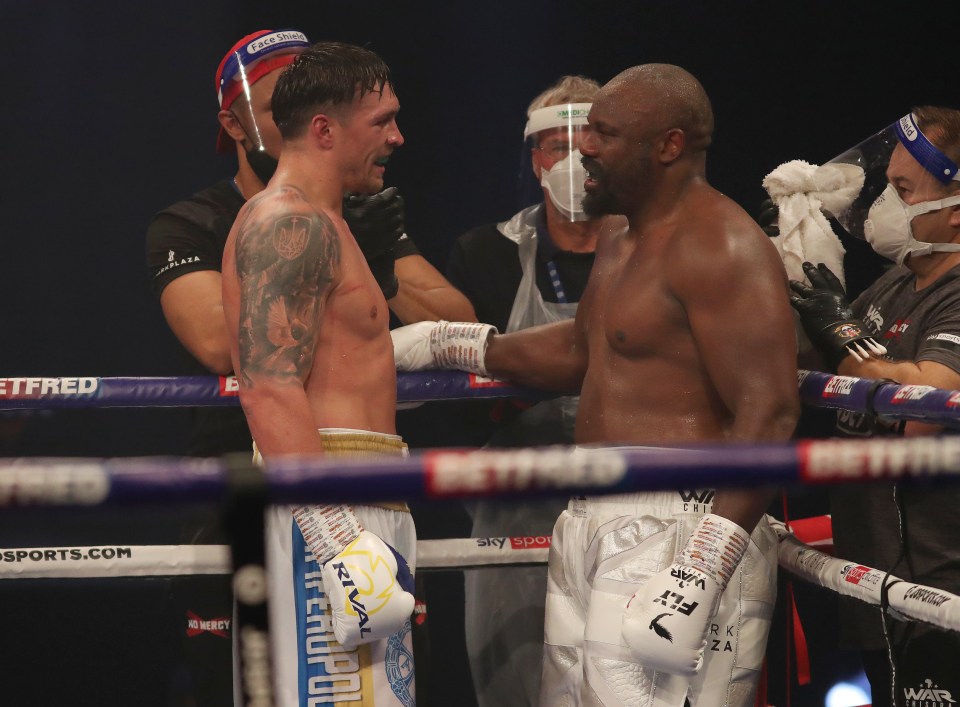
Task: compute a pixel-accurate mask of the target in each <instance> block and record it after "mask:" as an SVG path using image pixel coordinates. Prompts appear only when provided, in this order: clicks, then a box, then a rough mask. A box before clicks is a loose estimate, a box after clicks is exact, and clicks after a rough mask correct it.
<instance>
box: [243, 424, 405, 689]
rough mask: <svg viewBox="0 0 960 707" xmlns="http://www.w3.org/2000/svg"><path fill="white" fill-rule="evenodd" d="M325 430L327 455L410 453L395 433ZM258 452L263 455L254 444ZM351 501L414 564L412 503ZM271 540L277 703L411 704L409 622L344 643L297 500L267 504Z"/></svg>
mask: <svg viewBox="0 0 960 707" xmlns="http://www.w3.org/2000/svg"><path fill="white" fill-rule="evenodd" d="M319 432H320V436H321V439H322V440H323V448H324V452H325V453H326V454H328V455H329V456H335V457H360V456H371V455H396V456H405V455H406V454H407V445H406V444H404V442H403V440H402V439H401V438H400V437H398V436H396V435H384V434H378V433H373V432H365V431H360V430H345V429H321V430H319ZM254 460H255V461H257V462H259V454H258V453H257V452H256V449H254ZM351 507H352V509H353V511H354V514H355V515H356V516H357V518H358V519H359V520H360V523H361V524H362V525H363V527H364V528H365V529H366V530H369V531H370V532H372V533H374V534H375V535H377V536H378V537H380V538H381V539H382V540H383V541H384V542H386V543H388V544H389V545H391V546H392V547H393V548H394V549H396V550H397V552H399V553H400V554H401V555H403V557H405V558H406V560H407V563H408V564H409V566H410V571H411V572H414V571H415V570H416V551H417V538H416V532H415V529H414V525H413V519H412V517H411V516H410V512H409V509H407V507H406V504H403V503H392V502H384V503H377V504H371V505H364V504H356V505H352V506H351ZM266 545H267V548H266V550H267V575H268V583H269V585H268V587H269V597H270V599H269V607H270V635H271V641H272V649H273V670H274V687H275V699H276V707H318V706H319V705H353V704H356V705H362V707H413V705H415V704H416V702H415V692H414V671H413V645H412V637H411V634H410V622H409V621H407V623H406V625H405V626H404V628H403V629H401V630H400V631H398V632H397V633H395V634H393V635H392V636H389V637H387V638H385V639H382V640H380V641H376V642H373V643H367V644H363V645H360V646H357V647H356V648H350V649H347V648H344V647H343V646H341V645H340V644H339V643H337V641H336V639H335V638H334V636H333V629H332V626H331V618H330V616H331V613H330V604H329V602H328V601H327V598H326V594H325V593H324V590H323V584H322V581H321V573H320V565H319V564H318V563H317V561H316V559H314V557H313V554H312V553H311V552H310V551H309V550H308V549H307V546H306V544H305V543H304V540H303V534H302V533H301V532H300V528H299V527H298V526H297V523H296V521H295V520H294V518H293V507H291V506H272V507H270V508H268V509H267V514H266ZM235 694H239V692H237V691H236V690H235Z"/></svg>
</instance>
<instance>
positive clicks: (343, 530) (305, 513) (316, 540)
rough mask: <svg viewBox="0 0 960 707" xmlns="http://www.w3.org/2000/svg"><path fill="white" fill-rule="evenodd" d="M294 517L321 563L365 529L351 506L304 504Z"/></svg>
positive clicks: (308, 544)
mask: <svg viewBox="0 0 960 707" xmlns="http://www.w3.org/2000/svg"><path fill="white" fill-rule="evenodd" d="M293 519H294V520H295V521H296V522H297V527H299V528H300V532H301V533H302V534H303V540H304V542H306V544H307V547H309V548H310V552H312V553H313V556H314V557H315V558H316V559H317V562H319V563H320V565H321V566H323V565H324V564H326V563H327V562H328V561H330V559H332V558H333V557H334V556H335V555H337V554H339V553H340V551H341V550H343V548H345V547H346V546H347V545H349V544H350V543H351V542H353V541H354V540H355V539H356V537H357V536H358V535H360V532H361V531H362V530H363V526H362V525H360V520H359V519H358V518H357V517H356V516H355V515H354V513H353V510H352V509H351V508H350V506H342V505H331V504H326V505H322V506H301V507H300V508H297V509H295V510H294V511H293Z"/></svg>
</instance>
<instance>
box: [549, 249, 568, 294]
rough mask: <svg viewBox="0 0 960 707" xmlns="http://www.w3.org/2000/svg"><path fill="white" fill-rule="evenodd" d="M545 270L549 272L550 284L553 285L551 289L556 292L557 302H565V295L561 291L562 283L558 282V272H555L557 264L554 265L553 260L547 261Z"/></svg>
mask: <svg viewBox="0 0 960 707" xmlns="http://www.w3.org/2000/svg"><path fill="white" fill-rule="evenodd" d="M547 272H549V273H550V284H552V285H553V291H554V292H556V293H557V302H558V303H560V304H566V303H567V295H566V293H565V292H564V291H563V283H562V282H560V273H559V272H557V266H556V265H554V263H553V260H548V261H547Z"/></svg>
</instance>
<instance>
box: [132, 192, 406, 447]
mask: <svg viewBox="0 0 960 707" xmlns="http://www.w3.org/2000/svg"><path fill="white" fill-rule="evenodd" d="M243 204H244V199H243V196H241V194H240V192H239V191H238V190H237V189H236V187H235V186H234V183H233V180H230V179H225V180H223V181H221V182H218V183H216V184H214V185H213V186H210V187H207V188H206V189H203V190H202V191H199V192H197V193H196V194H194V195H193V196H191V197H190V198H188V199H184V200H183V201H178V202H177V203H175V204H173V205H171V206H169V207H167V208H165V209H163V210H162V211H160V212H158V213H157V214H156V215H155V216H154V217H153V219H152V220H151V222H150V225H149V226H148V227H147V268H148V272H149V277H150V280H151V283H152V286H153V289H154V292H156V294H157V297H159V296H160V293H162V292H163V289H164V288H165V287H166V286H167V285H169V284H170V283H171V282H173V281H174V280H176V279H177V278H178V277H181V276H183V275H186V274H187V273H191V272H197V271H201V270H215V271H217V272H220V268H221V263H222V261H223V248H224V245H225V244H226V242H227V236H228V235H229V234H230V228H231V227H232V226H233V222H234V220H236V218H237V213H239V211H240V208H241V207H242V206H243ZM394 253H395V255H396V257H397V258H402V257H406V256H408V255H416V254H418V253H419V251H418V250H417V247H416V246H415V245H414V243H413V241H412V240H410V239H409V238H404V239H402V240H401V241H400V242H398V243H397V245H396V246H394ZM181 350H182V357H183V362H184V363H183V370H182V375H210V372H209V371H208V370H207V369H206V368H205V367H204V366H203V364H201V363H200V362H199V361H197V360H196V359H195V358H193V357H192V356H191V355H190V354H189V353H188V352H187V350H186V349H184V348H183V347H181ZM192 414H193V418H194V421H193V430H192V433H191V439H190V442H189V445H188V449H187V453H188V454H191V455H196V456H217V455H220V454H224V453H226V452H233V451H250V449H251V438H250V431H249V429H248V428H247V421H246V418H245V417H244V415H243V411H242V410H241V409H240V407H239V406H237V407H197V408H194V409H193V412H192Z"/></svg>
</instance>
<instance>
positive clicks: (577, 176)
mask: <svg viewBox="0 0 960 707" xmlns="http://www.w3.org/2000/svg"><path fill="white" fill-rule="evenodd" d="M582 159H583V155H581V154H580V150H572V151H571V152H570V154H569V155H567V156H566V157H565V158H564V159H562V160H560V161H559V162H557V163H556V164H555V165H553V168H552V169H549V170H546V169H545V170H543V171H542V172H541V177H540V184H541V185H542V186H543V188H544V189H546V190H547V194H549V196H550V201H552V202H553V205H554V206H556V207H557V209H558V210H559V211H560V213H562V214H563V215H564V216H566V217H567V218H568V219H570V220H571V221H586V220H587V215H586V214H585V213H583V197H584V194H585V193H586V192H585V191H584V190H583V182H584V180H585V179H586V178H587V170H585V169H584V168H583V163H582V162H581V160H582Z"/></svg>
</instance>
